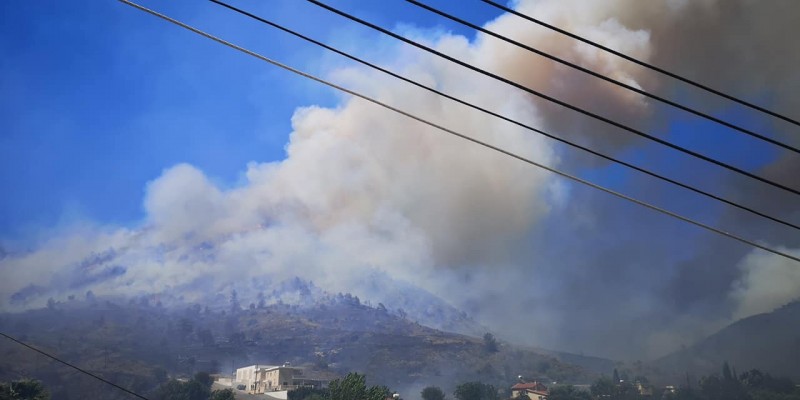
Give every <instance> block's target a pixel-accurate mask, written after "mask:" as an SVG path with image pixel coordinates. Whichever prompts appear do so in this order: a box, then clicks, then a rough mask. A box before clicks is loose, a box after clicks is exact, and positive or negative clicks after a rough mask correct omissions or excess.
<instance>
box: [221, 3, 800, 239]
mask: <svg viewBox="0 0 800 400" xmlns="http://www.w3.org/2000/svg"><path fill="white" fill-rule="evenodd" d="M209 1H211V2H213V3H216V4H218V5H220V6H223V7H225V8H227V9H229V10H232V11H234V12H236V13H239V14H241V15H244V16H247V17H249V18H252V19H255V20H256V21H259V22H262V23H264V24H267V25H269V26H272V27H274V28H276V29H279V30H281V31H283V32H286V33H288V34H291V35H293V36H295V37H298V38H300V39H303V40H305V41H307V42H309V43H312V44H314V45H317V46H319V47H322V48H324V49H326V50H329V51H331V52H334V53H336V54H339V55H341V56H343V57H346V58H348V59H350V60H353V61H356V62H358V63H360V64H362V65H365V66H367V67H370V68H372V69H375V70H377V71H380V72H382V73H384V74H387V75H389V76H392V77H394V78H396V79H399V80H402V81H404V82H406V83H409V84H412V85H414V86H416V87H419V88H421V89H425V90H427V91H429V92H431V93H434V94H436V95H439V96H442V97H444V98H446V99H449V100H452V101H455V102H457V103H459V104H462V105H464V106H467V107H470V108H472V109H475V110H478V111H481V112H483V113H485V114H487V115H491V116H493V117H496V118H499V119H502V120H503V121H506V122H509V123H512V124H514V125H517V126H519V127H522V128H525V129H528V130H530V131H533V132H536V133H538V134H540V135H543V136H546V137H548V138H550V139H553V140H556V141H558V142H561V143H564V144H566V145H569V146H572V147H574V148H577V149H580V150H583V151H585V152H588V153H590V154H593V155H595V156H597V157H601V158H603V159H605V160H608V161H612V162H614V163H617V164H620V165H623V166H625V167H628V168H631V169H633V170H635V171H639V172H641V173H643V174H646V175H649V176H652V177H654V178H657V179H660V180H662V181H665V182H668V183H671V184H673V185H676V186H679V187H682V188H684V189H688V190H691V191H693V192H695V193H698V194H701V195H703V196H706V197H709V198H712V199H714V200H717V201H720V202H722V203H725V204H727V205H730V206H733V207H736V208H739V209H741V210H744V211H747V212H750V213H752V214H755V215H758V216H760V217H763V218H766V219H769V220H771V221H773V222H777V223H779V224H782V225H786V226H788V227H791V228H794V229H797V230H800V225H796V224H794V223H791V222H788V221H784V220H781V219H779V218H776V217H772V216H770V215H767V214H764V213H762V212H760V211H757V210H755V209H752V208H750V207H747V206H744V205H741V204H738V203H735V202H733V201H730V200H727V199H725V198H723V197H721V196H717V195H714V194H712V193H709V192H706V191H704V190H701V189H698V188H695V187H693V186H691V185H688V184H685V183H682V182H680V181H677V180H674V179H671V178H668V177H666V176H663V175H660V174H657V173H655V172H652V171H650V170H647V169H645V168H642V167H638V166H636V165H634V164H631V163H628V162H626V161H622V160H619V159H616V158H614V157H611V156H608V155H605V154H603V153H600V152H597V151H595V150H592V149H591V148H588V147H586V146H583V145H580V144H577V143H575V142H571V141H569V140H567V139H563V138H561V137H558V136H556V135H554V134H551V133H548V132H545V131H543V130H541V129H538V128H534V127H532V126H530V125H527V124H524V123H522V122H519V121H516V120H514V119H512V118H509V117H506V116H504V115H502V114H499V113H496V112H494V111H491V110H489V109H486V108H483V107H481V106H478V105H475V104H473V103H470V102H468V101H465V100H462V99H460V98H457V97H455V96H452V95H449V94H447V93H445V92H442V91H441V90H438V89H435V88H432V87H430V86H426V85H423V84H421V83H419V82H417V81H415V80H413V79H409V78H407V77H405V76H402V75H400V74H397V73H395V72H392V71H390V70H388V69H386V68H383V67H381V66H379V65H376V64H373V63H371V62H369V61H366V60H364V59H362V58H359V57H356V56H354V55H352V54H350V53H347V52H345V51H342V50H340V49H337V48H335V47H333V46H329V45H327V44H325V43H323V42H320V41H318V40H316V39H313V38H311V37H308V36H306V35H303V34H301V33H299V32H297V31H294V30H292V29H289V28H286V27H284V26H282V25H280V24H278V23H275V22H273V21H270V20H268V19H265V18H263V17H259V16H258V15H255V14H252V13H250V12H248V11H245V10H242V9H240V8H237V7H234V6H232V5H230V4H227V3H225V2H222V1H220V0H209Z"/></svg>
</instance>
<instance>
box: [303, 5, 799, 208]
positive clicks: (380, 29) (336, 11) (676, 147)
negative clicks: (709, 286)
mask: <svg viewBox="0 0 800 400" xmlns="http://www.w3.org/2000/svg"><path fill="white" fill-rule="evenodd" d="M306 1H307V2H309V3H312V4H314V5H316V6H319V7H321V8H324V9H326V10H328V11H330V12H332V13H334V14H338V15H340V16H342V17H344V18H347V19H349V20H351V21H353V22H356V23H359V24H361V25H364V26H367V27H369V28H371V29H374V30H376V31H378V32H381V33H383V34H385V35H388V36H391V37H393V38H395V39H397V40H400V41H402V42H404V43H407V44H410V45H412V46H414V47H416V48H418V49H421V50H424V51H427V52H429V53H431V54H434V55H436V56H438V57H441V58H444V59H445V60H448V61H450V62H452V63H455V64H458V65H460V66H462V67H464V68H467V69H470V70H472V71H475V72H478V73H480V74H482V75H485V76H488V77H490V78H493V79H496V80H498V81H500V82H503V83H505V84H508V85H510V86H513V87H515V88H517V89H520V90H523V91H525V92H528V93H530V94H532V95H534V96H537V97H540V98H542V99H545V100H547V101H550V102H552V103H555V104H558V105H560V106H562V107H565V108H568V109H570V110H573V111H575V112H578V113H581V114H583V115H586V116H588V117H591V118H594V119H596V120H598V121H602V122H605V123H607V124H609V125H612V126H615V127H617V128H620V129H623V130H626V131H628V132H630V133H633V134H635V135H637V136H641V137H644V138H647V139H649V140H652V141H654V142H656V143H659V144H662V145H664V146H667V147H669V148H671V149H674V150H678V151H680V152H682V153H684V154H688V155H690V156H693V157H696V158H699V159H701V160H703V161H706V162H709V163H711V164H714V165H717V166H719V167H722V168H725V169H727V170H730V171H733V172H737V173H739V174H742V175H745V176H747V177H750V178H752V179H755V180H757V181H760V182H763V183H766V184H768V185H771V186H774V187H777V188H780V189H783V190H786V191H788V192H791V193H794V194H796V195H800V191H798V190H797V189H794V188H791V187H789V186H786V185H784V184H781V183H778V182H773V181H771V180H769V179H767V178H764V177H761V176H759V175H756V174H754V173H752V172H749V171H745V170H743V169H741V168H738V167H735V166H733V165H730V164H727V163H724V162H722V161H718V160H716V159H713V158H711V157H708V156H706V155H703V154H700V153H698V152H696V151H693V150H689V149H687V148H685V147H682V146H679V145H676V144H674V143H671V142H668V141H666V140H664V139H661V138H658V137H656V136H653V135H651V134H648V133H645V132H643V131H640V130H638V129H635V128H631V127H629V126H627V125H625V124H622V123H620V122H617V121H614V120H612V119H610V118H607V117H604V116H602V115H599V114H596V113H593V112H591V111H587V110H585V109H583V108H580V107H578V106H575V105H573V104H570V103H568V102H566V101H563V100H559V99H557V98H555V97H552V96H549V95H546V94H544V93H542V92H539V91H536V90H534V89H531V88H529V87H527V86H524V85H521V84H519V83H517V82H514V81H512V80H510V79H508V78H504V77H502V76H500V75H497V74H495V73H492V72H489V71H486V70H484V69H481V68H478V67H476V66H474V65H472V64H469V63H467V62H464V61H461V60H459V59H457V58H455V57H452V56H449V55H447V54H445V53H442V52H441V51H438V50H435V49H433V48H431V47H428V46H426V45H424V44H421V43H418V42H416V41H414V40H411V39H408V38H405V37H403V36H401V35H398V34H396V33H394V32H392V31H390V30H388V29H385V28H383V27H380V26H378V25H375V24H373V23H371V22H369V21H366V20H363V19H361V18H358V17H356V16H354V15H352V14H348V13H346V12H344V11H341V10H339V9H337V8H334V7H332V6H329V5H327V4H325V3H322V2H320V1H318V0H306Z"/></svg>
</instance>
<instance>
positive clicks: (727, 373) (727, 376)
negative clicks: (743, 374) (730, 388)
mask: <svg viewBox="0 0 800 400" xmlns="http://www.w3.org/2000/svg"><path fill="white" fill-rule="evenodd" d="M722 379H724V380H726V381H732V380H733V374H732V373H731V367H730V366H729V365H728V362H727V361H725V362H724V363H722Z"/></svg>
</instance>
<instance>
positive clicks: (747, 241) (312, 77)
mask: <svg viewBox="0 0 800 400" xmlns="http://www.w3.org/2000/svg"><path fill="white" fill-rule="evenodd" d="M118 1H120V2H122V3H124V4H127V5H129V6H131V7H134V8H136V9H139V10H141V11H144V12H146V13H148V14H150V15H153V16H156V17H158V18H161V19H163V20H165V21H168V22H170V23H172V24H175V25H177V26H180V27H182V28H184V29H186V30H189V31H191V32H193V33H195V34H198V35H200V36H203V37H205V38H207V39H210V40H213V41H215V42H217V43H219V44H222V45H224V46H227V47H229V48H232V49H234V50H237V51H239V52H242V53H244V54H247V55H250V56H252V57H254V58H257V59H259V60H262V61H264V62H267V63H269V64H272V65H274V66H276V67H280V68H283V69H285V70H287V71H289V72H292V73H294V74H297V75H299V76H302V77H305V78H307V79H310V80H313V81H315V82H318V83H321V84H323V85H326V86H328V87H331V88H333V89H336V90H339V91H341V92H344V93H347V94H349V95H351V96H353V97H356V98H359V99H362V100H364V101H367V102H369V103H372V104H374V105H376V106H380V107H382V108H384V109H386V110H390V111H393V112H395V113H398V114H400V115H403V116H405V117H407V118H410V119H412V120H415V121H417V122H420V123H422V124H425V125H428V126H430V127H432V128H435V129H437V130H440V131H442V132H445V133H448V134H450V135H453V136H456V137H459V138H461V139H464V140H467V141H469V142H472V143H474V144H476V145H479V146H483V147H485V148H488V149H491V150H494V151H496V152H498V153H501V154H504V155H506V156H508V157H511V158H514V159H517V160H519V161H522V162H524V163H526V164H529V165H533V166H536V167H538V168H541V169H544V170H546V171H549V172H551V173H553V174H556V175H559V176H561V177H564V178H567V179H570V180H572V181H575V182H578V183H581V184H584V185H587V186H590V187H592V188H595V189H597V190H600V191H603V192H605V193H608V194H611V195H613V196H616V197H618V198H621V199H624V200H628V201H630V202H633V203H635V204H638V205H640V206H643V207H645V208H648V209H651V210H653V211H657V212H660V213H662V214H665V215H668V216H671V217H673V218H676V219H679V220H681V221H684V222H687V223H689V224H692V225H695V226H697V227H700V228H703V229H706V230H708V231H711V232H715V233H717V234H720V235H723V236H726V237H728V238H731V239H734V240H736V241H738V242H741V243H745V244H748V245H750V246H753V247H755V248H758V249H761V250H764V251H767V252H769V253H772V254H775V255H779V256H782V257H785V258H788V259H791V260H794V261H797V262H800V257H797V256H794V255H791V254H789V253H786V252H784V251H780V250H777V249H773V248H771V247H769V246H766V245H763V244H760V243H757V242H755V241H752V240H750V239H746V238H743V237H740V236H738V235H735V234H733V233H730V232H726V231H724V230H722V229H719V228H715V227H713V226H711V225H708V224H705V223H703V222H699V221H695V220H693V219H691V218H689V217H685V216H683V215H680V214H678V213H675V212H672V211H669V210H666V209H664V208H661V207H658V206H655V205H653V204H650V203H647V202H645V201H642V200H639V199H636V198H633V197H631V196H628V195H625V194H623V193H620V192H617V191H615V190H612V189H609V188H606V187H603V186H601V185H598V184H596V183H593V182H590V181H588V180H585V179H583V178H580V177H577V176H575V175H572V174H569V173H566V172H563V171H560V170H558V169H555V168H553V167H549V166H547V165H544V164H541V163H539V162H536V161H534V160H531V159H529V158H526V157H523V156H521V155H519V154H516V153H513V152H511V151H508V150H505V149H502V148H500V147H497V146H495V145H492V144H489V143H487V142H484V141H481V140H479V139H475V138H473V137H471V136H469V135H466V134H464V133H461V132H458V131H455V130H453V129H450V128H447V127H445V126H442V125H439V124H436V123H434V122H431V121H428V120H427V119H424V118H422V117H419V116H416V115H414V114H412V113H410V112H408V111H404V110H402V109H400V108H397V107H394V106H392V105H389V104H387V103H385V102H382V101H380V100H377V99H374V98H372V97H369V96H367V95H365V94H362V93H359V92H357V91H355V90H352V89H348V88H346V87H344V86H341V85H338V84H335V83H333V82H330V81H328V80H325V79H322V78H319V77H317V76H315V75H312V74H310V73H307V72H304V71H301V70H299V69H297V68H294V67H292V66H289V65H287V64H284V63H281V62H279V61H276V60H273V59H271V58H269V57H266V56H263V55H261V54H259V53H256V52H254V51H252V50H249V49H246V48H244V47H242V46H239V45H237V44H234V43H231V42H229V41H226V40H224V39H222V38H219V37H217V36H214V35H212V34H210V33H207V32H204V31H202V30H200V29H198V28H195V27H193V26H191V25H188V24H186V23H184V22H181V21H178V20H176V19H174V18H172V17H169V16H167V15H164V14H162V13H159V12H157V11H154V10H151V9H149V8H146V7H144V6H141V5H139V4H137V3H134V2H132V1H130V0H118Z"/></svg>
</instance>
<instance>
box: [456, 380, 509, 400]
mask: <svg viewBox="0 0 800 400" xmlns="http://www.w3.org/2000/svg"><path fill="white" fill-rule="evenodd" d="M453 396H455V398H456V399H458V400H498V399H499V396H498V395H497V389H495V387H494V386H492V385H489V384H485V383H481V382H466V383H462V384H460V385H458V386H456V390H455V391H453Z"/></svg>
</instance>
